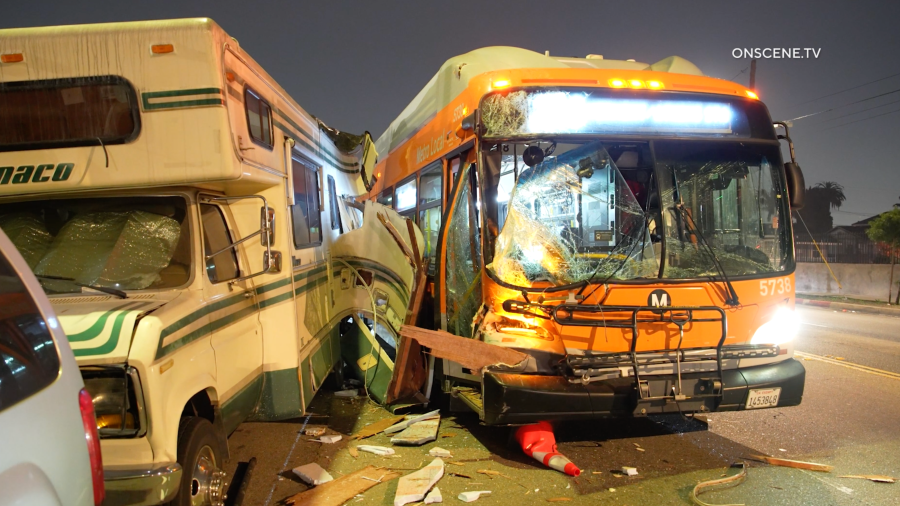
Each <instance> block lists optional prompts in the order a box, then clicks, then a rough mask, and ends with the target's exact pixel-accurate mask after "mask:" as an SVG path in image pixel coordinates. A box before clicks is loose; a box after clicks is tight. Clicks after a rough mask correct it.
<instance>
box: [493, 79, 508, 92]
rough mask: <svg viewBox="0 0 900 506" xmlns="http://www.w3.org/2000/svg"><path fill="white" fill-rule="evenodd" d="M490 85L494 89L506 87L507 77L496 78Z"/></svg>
mask: <svg viewBox="0 0 900 506" xmlns="http://www.w3.org/2000/svg"><path fill="white" fill-rule="evenodd" d="M492 86H493V88H494V89H498V90H499V89H501V88H506V87H507V86H509V79H497V80H496V81H494V82H493V84H492Z"/></svg>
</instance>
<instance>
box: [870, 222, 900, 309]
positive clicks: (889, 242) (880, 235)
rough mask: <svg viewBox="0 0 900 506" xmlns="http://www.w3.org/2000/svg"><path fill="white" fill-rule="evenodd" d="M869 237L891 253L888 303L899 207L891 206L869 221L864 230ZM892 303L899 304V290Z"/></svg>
mask: <svg viewBox="0 0 900 506" xmlns="http://www.w3.org/2000/svg"><path fill="white" fill-rule="evenodd" d="M866 235H868V236H869V239H872V240H873V241H875V242H879V243H882V244H884V245H885V246H887V248H888V251H889V252H890V253H889V254H890V255H891V279H890V282H889V283H888V304H890V302H891V289H892V288H893V287H894V258H895V257H896V255H897V253H898V247H900V208H897V207H895V208H893V209H891V210H890V211H888V212H886V213H882V214H881V215H880V216H878V217H877V218H875V219H874V220H872V221H871V222H869V229H868V230H866ZM894 304H900V291H898V292H897V299H896V300H895V301H894Z"/></svg>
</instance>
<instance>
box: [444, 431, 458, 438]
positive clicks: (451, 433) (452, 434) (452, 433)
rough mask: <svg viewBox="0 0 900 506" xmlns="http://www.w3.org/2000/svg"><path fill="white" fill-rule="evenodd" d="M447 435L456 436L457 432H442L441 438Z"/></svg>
mask: <svg viewBox="0 0 900 506" xmlns="http://www.w3.org/2000/svg"><path fill="white" fill-rule="evenodd" d="M445 437H456V433H454V432H448V433H447V434H442V435H441V439H443V438H445Z"/></svg>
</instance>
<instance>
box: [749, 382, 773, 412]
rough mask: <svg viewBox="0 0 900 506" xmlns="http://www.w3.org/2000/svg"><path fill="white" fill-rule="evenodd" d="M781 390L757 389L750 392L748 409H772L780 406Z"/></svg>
mask: <svg viewBox="0 0 900 506" xmlns="http://www.w3.org/2000/svg"><path fill="white" fill-rule="evenodd" d="M780 395H781V388H780V387H779V388H757V389H754V390H750V394H749V395H748V396H747V405H746V406H745V408H746V409H759V408H771V407H775V406H777V405H778V396H780Z"/></svg>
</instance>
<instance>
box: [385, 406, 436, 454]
mask: <svg viewBox="0 0 900 506" xmlns="http://www.w3.org/2000/svg"><path fill="white" fill-rule="evenodd" d="M440 425H441V417H440V415H437V416H433V417H431V418H427V419H425V420H421V421H419V422H416V423H413V424H410V426H409V427H407V428H406V429H404V430H403V431H402V432H400V433H399V434H397V435H395V436H394V437H392V438H391V443H393V444H395V445H405V446H421V445H423V444H425V443H428V442H429V441H434V440H435V439H437V433H438V428H439V427H440ZM433 456H434V457H442V456H443V455H433Z"/></svg>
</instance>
